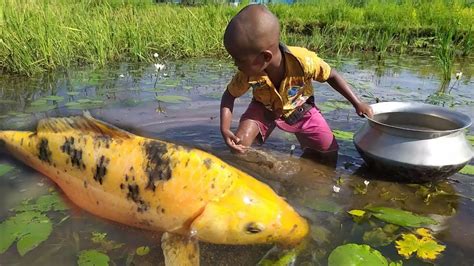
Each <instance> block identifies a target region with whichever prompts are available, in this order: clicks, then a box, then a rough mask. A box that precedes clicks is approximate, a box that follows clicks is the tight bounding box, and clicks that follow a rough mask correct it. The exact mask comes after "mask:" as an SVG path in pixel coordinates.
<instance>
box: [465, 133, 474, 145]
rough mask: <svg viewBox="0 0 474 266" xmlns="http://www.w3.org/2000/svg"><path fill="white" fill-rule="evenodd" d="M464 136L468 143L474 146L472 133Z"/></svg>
mask: <svg viewBox="0 0 474 266" xmlns="http://www.w3.org/2000/svg"><path fill="white" fill-rule="evenodd" d="M466 138H467V141H469V143H471V145H472V146H474V135H467V136H466Z"/></svg>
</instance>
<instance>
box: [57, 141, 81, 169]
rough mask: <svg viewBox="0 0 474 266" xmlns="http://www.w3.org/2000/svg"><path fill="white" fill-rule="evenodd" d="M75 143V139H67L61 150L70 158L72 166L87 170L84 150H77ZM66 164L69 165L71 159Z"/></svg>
mask: <svg viewBox="0 0 474 266" xmlns="http://www.w3.org/2000/svg"><path fill="white" fill-rule="evenodd" d="M74 142H75V139H74V137H69V138H68V137H65V141H64V144H63V145H62V146H61V147H60V149H61V151H62V152H63V153H65V154H67V155H68V156H69V158H70V159H71V160H70V162H71V164H72V166H75V167H77V168H79V169H81V168H82V169H85V165H84V163H83V162H82V150H80V149H76V147H75V146H74ZM66 164H69V159H68V161H66Z"/></svg>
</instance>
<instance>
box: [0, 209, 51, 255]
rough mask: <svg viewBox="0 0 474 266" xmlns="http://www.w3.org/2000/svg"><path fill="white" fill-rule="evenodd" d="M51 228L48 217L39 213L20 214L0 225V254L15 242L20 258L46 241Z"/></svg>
mask: <svg viewBox="0 0 474 266" xmlns="http://www.w3.org/2000/svg"><path fill="white" fill-rule="evenodd" d="M52 230H53V226H52V223H51V221H50V220H49V218H48V217H46V216H45V215H43V214H42V213H40V212H33V211H29V212H22V213H18V214H16V215H15V216H12V217H10V218H8V219H7V220H5V221H4V222H2V223H1V224H0V235H1V236H2V237H0V254H1V253H3V252H5V251H6V250H7V249H8V248H9V247H10V246H11V244H13V242H15V240H18V242H17V249H18V252H19V253H20V255H21V256H23V255H25V254H26V253H27V252H28V251H30V250H32V249H34V248H35V247H37V246H38V245H39V244H40V243H41V242H43V241H45V240H46V239H48V237H49V235H50V234H51V231H52Z"/></svg>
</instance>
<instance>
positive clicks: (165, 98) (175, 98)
mask: <svg viewBox="0 0 474 266" xmlns="http://www.w3.org/2000/svg"><path fill="white" fill-rule="evenodd" d="M156 100H158V101H159V102H165V103H182V102H186V101H190V100H191V99H189V98H188V97H185V96H179V95H161V96H156Z"/></svg>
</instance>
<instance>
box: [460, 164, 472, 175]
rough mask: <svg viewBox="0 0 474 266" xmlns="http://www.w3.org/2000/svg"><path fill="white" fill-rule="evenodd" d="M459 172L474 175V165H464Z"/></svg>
mask: <svg viewBox="0 0 474 266" xmlns="http://www.w3.org/2000/svg"><path fill="white" fill-rule="evenodd" d="M459 173H461V174H465V175H474V165H470V164H468V165H466V166H464V167H463V168H462V169H461V171H459Z"/></svg>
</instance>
